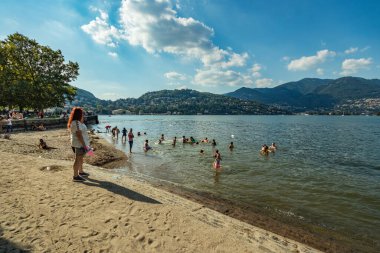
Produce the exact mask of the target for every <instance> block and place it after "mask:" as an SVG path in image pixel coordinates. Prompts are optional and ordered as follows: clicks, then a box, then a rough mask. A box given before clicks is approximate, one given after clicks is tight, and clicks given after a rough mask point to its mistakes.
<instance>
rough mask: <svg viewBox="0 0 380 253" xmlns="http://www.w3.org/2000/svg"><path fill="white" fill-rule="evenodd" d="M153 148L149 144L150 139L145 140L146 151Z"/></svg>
mask: <svg viewBox="0 0 380 253" xmlns="http://www.w3.org/2000/svg"><path fill="white" fill-rule="evenodd" d="M151 149H152V147H151V146H149V144H148V140H145V142H144V152H147V151H148V150H151Z"/></svg>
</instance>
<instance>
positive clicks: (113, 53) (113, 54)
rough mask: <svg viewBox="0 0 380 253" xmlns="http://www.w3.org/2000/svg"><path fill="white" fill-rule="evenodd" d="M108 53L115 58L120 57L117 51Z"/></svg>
mask: <svg viewBox="0 0 380 253" xmlns="http://www.w3.org/2000/svg"><path fill="white" fill-rule="evenodd" d="M108 55H109V56H111V57H112V58H114V59H116V58H117V57H118V55H117V53H115V52H108Z"/></svg>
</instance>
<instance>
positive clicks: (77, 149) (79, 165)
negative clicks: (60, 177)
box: [67, 107, 90, 182]
mask: <svg viewBox="0 0 380 253" xmlns="http://www.w3.org/2000/svg"><path fill="white" fill-rule="evenodd" d="M83 121H84V113H83V110H82V108H80V107H74V108H73V110H72V111H71V113H70V117H69V121H68V122H67V128H68V129H69V131H70V133H71V136H70V137H71V138H70V140H71V147H72V149H73V151H74V153H75V161H74V165H73V170H74V176H73V181H74V182H83V181H85V179H84V178H83V177H82V176H84V177H85V176H89V174H88V173H86V172H84V171H83V157H84V155H85V153H86V151H87V150H88V146H89V144H90V140H89V137H88V134H87V127H86V125H85V124H83Z"/></svg>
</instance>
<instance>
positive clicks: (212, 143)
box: [211, 139, 216, 147]
mask: <svg viewBox="0 0 380 253" xmlns="http://www.w3.org/2000/svg"><path fill="white" fill-rule="evenodd" d="M211 145H212V146H213V147H215V146H216V141H215V139H212V142H211Z"/></svg>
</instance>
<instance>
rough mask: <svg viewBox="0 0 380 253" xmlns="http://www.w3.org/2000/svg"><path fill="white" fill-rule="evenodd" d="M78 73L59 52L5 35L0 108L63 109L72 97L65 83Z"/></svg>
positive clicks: (0, 57)
mask: <svg viewBox="0 0 380 253" xmlns="http://www.w3.org/2000/svg"><path fill="white" fill-rule="evenodd" d="M78 71H79V65H78V63H74V62H71V61H69V62H68V63H65V62H64V57H63V55H62V52H61V51H60V50H56V51H55V50H53V49H51V48H50V47H47V46H42V45H39V44H38V43H37V42H36V41H35V40H32V39H29V38H28V37H26V36H24V35H22V34H19V33H15V34H12V35H9V36H8V37H7V38H6V39H5V40H4V41H1V44H0V91H1V93H0V106H8V107H9V108H13V107H19V108H33V109H39V110H41V109H43V108H47V107H53V106H63V105H64V103H65V100H72V99H73V98H74V96H75V91H76V90H75V88H74V87H73V86H71V85H70V84H69V83H70V82H71V81H73V80H75V79H76V78H77V76H78V74H79V73H78Z"/></svg>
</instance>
